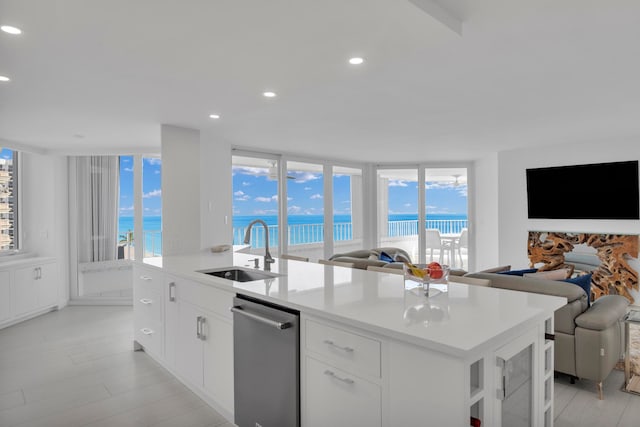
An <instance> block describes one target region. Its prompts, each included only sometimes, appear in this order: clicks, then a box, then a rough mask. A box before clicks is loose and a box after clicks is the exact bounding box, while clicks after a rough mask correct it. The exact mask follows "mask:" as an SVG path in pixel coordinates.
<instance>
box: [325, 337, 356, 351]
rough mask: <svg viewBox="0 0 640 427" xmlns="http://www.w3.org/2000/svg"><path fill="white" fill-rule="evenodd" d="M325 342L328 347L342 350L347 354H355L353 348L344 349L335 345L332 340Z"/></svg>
mask: <svg viewBox="0 0 640 427" xmlns="http://www.w3.org/2000/svg"><path fill="white" fill-rule="evenodd" d="M323 342H324V343H325V344H327V345H330V346H331V347H334V348H337V349H338V350H342V351H345V352H347V353H353V348H351V347H342V346H340V345H338V344H336V343H334V342H333V341H331V340H324V341H323Z"/></svg>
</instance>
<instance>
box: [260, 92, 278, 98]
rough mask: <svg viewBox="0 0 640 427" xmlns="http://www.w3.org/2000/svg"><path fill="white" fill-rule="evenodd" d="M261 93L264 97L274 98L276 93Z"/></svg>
mask: <svg viewBox="0 0 640 427" xmlns="http://www.w3.org/2000/svg"><path fill="white" fill-rule="evenodd" d="M262 95H263V96H264V97H266V98H275V97H276V93H275V92H262Z"/></svg>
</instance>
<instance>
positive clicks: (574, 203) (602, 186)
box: [527, 160, 640, 219]
mask: <svg viewBox="0 0 640 427" xmlns="http://www.w3.org/2000/svg"><path fill="white" fill-rule="evenodd" d="M527 206H528V211H529V218H546V219H640V201H639V196H638V161H637V160H634V161H627V162H612V163H594V164H587V165H574V166H559V167H549V168H537V169H527Z"/></svg>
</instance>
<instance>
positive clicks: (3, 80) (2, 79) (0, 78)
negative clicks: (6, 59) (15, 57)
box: [0, 76, 11, 82]
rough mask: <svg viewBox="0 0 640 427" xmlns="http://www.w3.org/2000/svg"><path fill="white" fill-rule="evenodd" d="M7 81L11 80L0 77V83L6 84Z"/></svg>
mask: <svg viewBox="0 0 640 427" xmlns="http://www.w3.org/2000/svg"><path fill="white" fill-rule="evenodd" d="M9 80H11V79H10V78H9V77H6V76H0V82H8V81H9Z"/></svg>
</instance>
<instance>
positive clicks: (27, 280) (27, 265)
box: [0, 258, 60, 327]
mask: <svg viewBox="0 0 640 427" xmlns="http://www.w3.org/2000/svg"><path fill="white" fill-rule="evenodd" d="M59 288H60V278H59V274H58V265H57V263H56V261H55V259H53V258H25V259H21V260H18V261H10V262H7V263H6V264H2V265H0V292H1V293H2V295H3V298H2V301H0V327H4V326H9V325H11V324H14V323H16V322H19V321H22V320H26V319H29V318H31V317H34V316H37V315H39V314H42V313H44V312H45V311H47V310H50V309H52V308H54V307H56V306H57V305H58V290H59Z"/></svg>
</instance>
